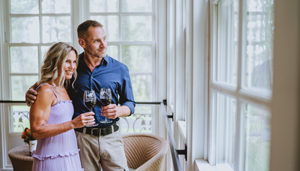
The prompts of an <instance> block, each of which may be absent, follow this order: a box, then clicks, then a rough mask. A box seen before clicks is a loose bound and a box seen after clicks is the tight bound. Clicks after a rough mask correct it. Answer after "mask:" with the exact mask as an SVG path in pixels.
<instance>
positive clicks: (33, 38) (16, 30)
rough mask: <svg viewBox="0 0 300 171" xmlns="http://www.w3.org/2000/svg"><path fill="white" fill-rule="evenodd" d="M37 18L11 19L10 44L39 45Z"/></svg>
mask: <svg viewBox="0 0 300 171" xmlns="http://www.w3.org/2000/svg"><path fill="white" fill-rule="evenodd" d="M39 32H40V25H39V17H11V42H12V43H22V42H25V43H39V42H40V34H39Z"/></svg>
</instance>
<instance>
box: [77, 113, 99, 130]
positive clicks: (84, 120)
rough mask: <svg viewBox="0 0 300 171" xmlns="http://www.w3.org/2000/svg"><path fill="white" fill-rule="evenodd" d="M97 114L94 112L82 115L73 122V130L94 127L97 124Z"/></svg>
mask: <svg viewBox="0 0 300 171" xmlns="http://www.w3.org/2000/svg"><path fill="white" fill-rule="evenodd" d="M94 115H95V113H94V112H86V113H82V114H80V115H79V116H77V117H76V118H74V119H73V120H72V124H73V128H81V127H84V126H86V125H94V124H95V118H94Z"/></svg>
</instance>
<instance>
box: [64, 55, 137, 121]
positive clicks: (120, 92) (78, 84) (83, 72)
mask: <svg viewBox="0 0 300 171" xmlns="http://www.w3.org/2000/svg"><path fill="white" fill-rule="evenodd" d="M73 87H74V89H73V88H70V86H69V88H68V94H69V95H70V98H71V99H72V101H73V105H74V116H73V118H75V117H76V116H78V115H80V114H81V113H85V112H88V111H89V109H88V108H86V107H85V105H84V104H83V92H84V91H85V90H94V91H95V93H96V97H97V102H96V106H95V107H94V109H93V111H94V113H95V116H96V120H97V121H96V122H98V123H99V121H101V120H104V119H105V117H104V116H102V115H101V105H102V104H101V102H100V89H101V88H110V89H111V91H112V103H114V104H116V105H118V104H120V105H125V106H128V107H129V109H130V111H131V114H133V113H134V108H135V101H134V98H133V92H132V86H131V81H130V76H129V70H128V68H127V66H126V65H125V64H123V63H121V62H119V61H117V60H115V59H113V58H112V57H110V56H108V55H106V56H105V57H104V58H103V60H102V61H101V64H100V65H98V66H96V67H95V69H94V71H93V72H91V70H90V69H89V67H88V66H87V64H86V63H85V62H84V60H83V53H82V54H80V55H79V62H78V67H77V79H76V81H75V83H74V86H73ZM118 96H119V98H118ZM108 120H109V119H108ZM118 120H119V118H116V119H114V120H112V121H113V122H112V123H108V124H104V123H99V127H107V126H109V125H112V124H114V123H115V122H116V121H118Z"/></svg>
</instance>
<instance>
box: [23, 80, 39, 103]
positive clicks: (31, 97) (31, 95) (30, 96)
mask: <svg viewBox="0 0 300 171" xmlns="http://www.w3.org/2000/svg"><path fill="white" fill-rule="evenodd" d="M39 85H40V83H39V82H38V81H37V82H36V83H35V84H34V85H33V86H31V87H30V88H29V89H28V90H27V92H26V95H25V100H26V104H27V106H31V104H33V103H34V102H35V100H36V96H37V91H35V89H36V88H37V87H38V86H39Z"/></svg>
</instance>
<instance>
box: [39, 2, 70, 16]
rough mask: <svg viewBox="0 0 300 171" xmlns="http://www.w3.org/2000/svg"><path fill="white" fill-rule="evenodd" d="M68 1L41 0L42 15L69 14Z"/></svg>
mask: <svg viewBox="0 0 300 171" xmlns="http://www.w3.org/2000/svg"><path fill="white" fill-rule="evenodd" d="M70 12H71V3H70V0H43V1H42V13H70Z"/></svg>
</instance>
